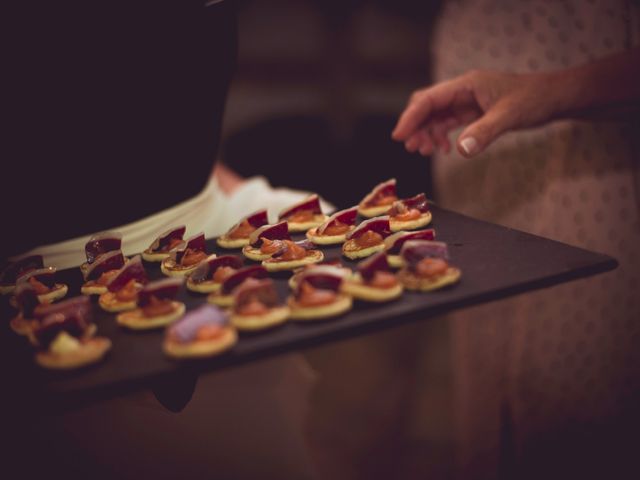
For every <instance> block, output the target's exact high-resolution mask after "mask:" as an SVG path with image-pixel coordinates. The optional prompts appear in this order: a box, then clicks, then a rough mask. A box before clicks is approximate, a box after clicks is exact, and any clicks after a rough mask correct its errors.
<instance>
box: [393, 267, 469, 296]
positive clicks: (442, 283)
mask: <svg viewBox="0 0 640 480" xmlns="http://www.w3.org/2000/svg"><path fill="white" fill-rule="evenodd" d="M461 276H462V272H461V271H460V269H458V268H455V267H449V269H448V270H447V271H446V272H444V273H443V274H442V275H438V276H436V277H433V278H420V277H417V276H415V275H414V274H413V273H411V272H410V271H409V270H407V269H405V268H403V269H402V270H400V271H399V272H398V280H400V282H401V283H402V284H403V285H404V286H405V288H407V289H409V290H418V291H421V292H430V291H432V290H437V289H439V288H443V287H446V286H447V285H451V284H453V283H456V282H458V281H459V280H460V277H461Z"/></svg>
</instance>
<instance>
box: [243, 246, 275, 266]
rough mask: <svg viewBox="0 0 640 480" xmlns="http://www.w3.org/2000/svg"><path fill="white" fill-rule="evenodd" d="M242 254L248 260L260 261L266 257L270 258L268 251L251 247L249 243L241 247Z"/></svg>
mask: <svg viewBox="0 0 640 480" xmlns="http://www.w3.org/2000/svg"><path fill="white" fill-rule="evenodd" d="M242 254H243V255H244V256H245V257H247V258H248V259H249V260H254V261H256V262H261V261H263V260H266V259H267V258H271V254H270V253H262V252H261V251H260V249H259V248H253V247H252V246H251V245H246V246H245V247H243V248H242Z"/></svg>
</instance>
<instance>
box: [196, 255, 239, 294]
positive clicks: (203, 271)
mask: <svg viewBox="0 0 640 480" xmlns="http://www.w3.org/2000/svg"><path fill="white" fill-rule="evenodd" d="M242 265H243V262H242V259H241V258H240V257H237V256H235V255H220V256H219V257H216V256H215V255H210V256H209V257H207V259H206V260H204V261H202V262H200V263H199V264H198V266H197V267H196V269H195V270H194V271H193V272H192V273H191V274H190V275H189V276H188V277H187V288H188V289H189V290H191V291H192V292H198V293H211V292H217V291H219V290H220V288H221V287H222V283H223V282H224V281H225V280H226V279H227V278H228V277H229V276H231V275H232V274H234V273H235V272H236V271H238V270H240V269H241V268H242Z"/></svg>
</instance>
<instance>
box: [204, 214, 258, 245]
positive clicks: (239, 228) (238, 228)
mask: <svg viewBox="0 0 640 480" xmlns="http://www.w3.org/2000/svg"><path fill="white" fill-rule="evenodd" d="M268 224H269V218H268V216H267V210H266V209H263V210H258V211H257V212H254V213H252V214H250V215H247V216H246V217H244V218H243V219H242V220H240V221H239V222H238V223H236V224H235V225H234V226H233V227H231V228H230V229H229V231H228V232H227V233H225V234H224V235H221V236H220V237H218V238H217V240H216V243H217V244H218V245H219V246H220V247H222V248H242V247H244V246H246V245H249V238H250V237H251V234H252V233H253V232H255V231H256V230H257V229H258V228H260V227H263V226H264V225H268Z"/></svg>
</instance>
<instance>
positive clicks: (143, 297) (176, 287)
mask: <svg viewBox="0 0 640 480" xmlns="http://www.w3.org/2000/svg"><path fill="white" fill-rule="evenodd" d="M183 283H184V279H183V278H175V277H174V278H164V279H162V280H156V281H155V282H149V283H147V284H146V285H145V286H144V288H143V289H142V290H140V293H138V306H140V307H145V306H146V305H148V304H149V303H150V302H151V297H155V298H156V300H173V299H175V298H176V296H177V295H178V292H179V291H180V287H182V284H183Z"/></svg>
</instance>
